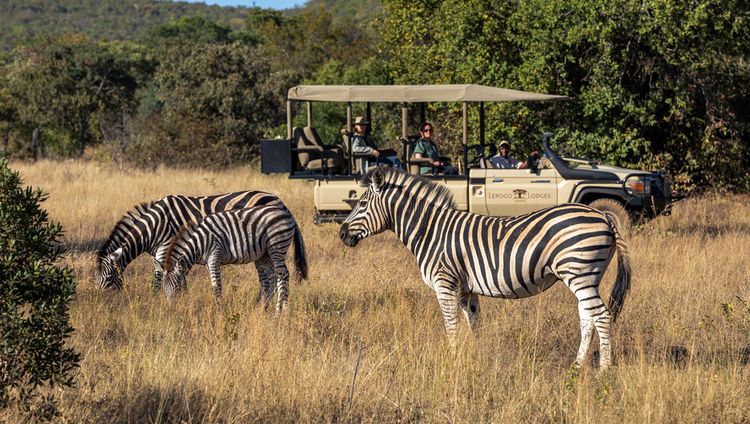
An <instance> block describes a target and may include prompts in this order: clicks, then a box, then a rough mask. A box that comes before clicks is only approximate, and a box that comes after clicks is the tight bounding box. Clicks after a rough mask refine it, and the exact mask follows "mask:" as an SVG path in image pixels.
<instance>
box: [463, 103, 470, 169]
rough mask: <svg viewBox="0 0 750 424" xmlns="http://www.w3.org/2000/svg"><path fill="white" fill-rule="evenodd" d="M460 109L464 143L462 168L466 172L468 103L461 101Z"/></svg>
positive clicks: (467, 161) (467, 160)
mask: <svg viewBox="0 0 750 424" xmlns="http://www.w3.org/2000/svg"><path fill="white" fill-rule="evenodd" d="M461 109H462V112H463V139H462V141H463V145H464V163H463V169H464V172H468V170H467V169H466V166H467V165H468V164H469V150H468V145H469V104H468V103H466V102H461Z"/></svg>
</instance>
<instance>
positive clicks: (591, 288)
mask: <svg viewBox="0 0 750 424" xmlns="http://www.w3.org/2000/svg"><path fill="white" fill-rule="evenodd" d="M591 277H593V278H581V277H580V276H579V277H576V276H565V277H564V278H563V281H564V282H565V285H567V286H568V287H570V289H571V290H573V294H574V295H575V297H576V299H578V317H579V319H580V320H581V344H580V346H579V347H578V355H577V356H576V362H575V365H576V366H579V367H580V366H582V365H583V363H584V361H585V360H586V354H587V353H588V350H589V345H590V344H591V340H592V339H593V337H594V328H595V327H596V330H597V332H598V334H599V366H600V368H602V369H604V368H606V367H608V366H609V365H610V364H611V363H612V353H611V351H610V346H609V323H610V321H611V318H610V314H609V311H608V310H607V305H605V304H604V302H603V301H602V298H601V296H599V280H600V279H601V278H600V277H601V276H600V275H599V274H596V275H592V276H591ZM574 280H575V282H574Z"/></svg>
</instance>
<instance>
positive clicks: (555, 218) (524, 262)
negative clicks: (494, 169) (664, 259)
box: [339, 168, 631, 368]
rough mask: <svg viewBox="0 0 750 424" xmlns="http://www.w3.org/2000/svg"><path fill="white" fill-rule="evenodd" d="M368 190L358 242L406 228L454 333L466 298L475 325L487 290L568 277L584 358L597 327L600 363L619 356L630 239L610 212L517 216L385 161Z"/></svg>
mask: <svg viewBox="0 0 750 424" xmlns="http://www.w3.org/2000/svg"><path fill="white" fill-rule="evenodd" d="M362 183H363V186H364V187H366V191H365V192H364V194H363V195H362V196H361V198H360V200H359V202H358V203H357V204H355V205H354V207H353V209H352V212H351V214H350V215H349V217H348V218H347V219H346V220H345V221H344V223H343V224H342V225H341V229H340V231H339V237H340V238H341V240H342V241H343V242H344V244H346V245H347V246H350V247H354V246H356V245H357V243H358V242H359V241H361V240H362V239H364V238H366V237H369V236H372V235H375V234H378V233H380V232H383V231H385V230H391V231H393V232H395V233H396V235H397V236H398V238H399V239H400V240H401V241H402V242H403V243H404V245H406V247H407V248H408V249H409V250H411V252H412V253H413V254H414V256H415V257H416V259H417V263H418V264H419V268H420V271H421V274H422V279H423V280H424V282H425V283H426V284H427V285H428V286H430V287H431V288H432V289H433V290H435V292H436V295H437V299H438V303H439V305H440V309H441V311H442V314H443V318H444V321H445V328H446V331H447V333H448V336H449V339H450V340H451V342H452V343H453V344H454V345H455V333H456V331H457V325H458V315H459V313H458V311H459V307H460V308H462V309H463V311H464V314H465V317H466V319H467V321H468V322H469V325H470V327H471V328H472V330H474V329H475V327H476V325H477V320H478V314H479V299H478V295H482V296H490V297H500V298H507V299H520V298H525V297H530V296H534V295H536V294H539V293H541V292H542V291H544V290H546V289H548V288H549V287H551V286H552V285H553V284H554V283H555V282H557V281H558V280H559V281H562V282H563V283H564V284H565V285H566V286H567V287H568V288H569V289H570V290H571V291H572V292H573V294H574V295H575V297H576V299H577V301H578V314H579V319H580V330H581V342H580V345H579V349H578V355H577V356H576V361H575V365H577V366H580V365H582V364H583V362H584V360H585V358H586V354H587V351H588V348H589V344H590V343H591V340H592V338H593V332H594V330H596V332H597V333H598V336H599V352H600V367H601V368H606V367H607V366H609V365H610V364H611V362H612V353H611V348H610V324H611V323H613V322H614V321H615V319H616V318H617V315H618V313H619V312H620V310H621V308H622V306H623V302H624V300H625V296H626V294H627V292H628V290H629V288H630V280H631V273H630V260H629V256H628V253H627V247H626V244H625V242H624V241H623V239H622V238H621V236H620V234H619V233H618V231H617V228H616V227H615V225H614V224H613V222H612V221H611V220H610V219H609V218H608V217H607V216H606V215H604V214H603V213H601V212H599V211H598V210H596V209H592V208H591V207H588V206H585V205H579V204H566V205H560V206H554V207H550V208H547V209H543V210H540V211H536V212H532V213H529V214H526V215H521V216H517V217H511V218H496V217H489V216H483V215H478V214H474V213H469V212H463V211H459V210H456V208H455V205H454V203H453V199H452V196H451V194H450V192H449V191H448V190H447V188H446V187H445V186H441V185H438V184H436V183H434V182H432V181H430V180H427V179H425V178H421V177H414V176H411V175H408V174H405V173H402V172H399V171H396V170H384V169H382V168H376V169H374V170H372V171H370V172H368V173H367V175H365V176H364V177H363V179H362ZM615 253H617V255H618V267H617V277H616V282H615V286H614V288H613V290H612V293H611V295H610V298H609V304H608V305H605V304H604V302H603V301H602V298H601V297H600V295H599V284H600V281H601V279H602V276H603V275H604V272H605V270H606V269H607V266H608V265H609V262H610V260H611V259H612V257H613V256H614V255H615Z"/></svg>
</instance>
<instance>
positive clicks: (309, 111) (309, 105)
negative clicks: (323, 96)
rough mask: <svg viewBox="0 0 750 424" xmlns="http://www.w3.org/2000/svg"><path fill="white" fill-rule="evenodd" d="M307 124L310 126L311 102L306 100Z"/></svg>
mask: <svg viewBox="0 0 750 424" xmlns="http://www.w3.org/2000/svg"><path fill="white" fill-rule="evenodd" d="M307 126H308V127H312V102H307Z"/></svg>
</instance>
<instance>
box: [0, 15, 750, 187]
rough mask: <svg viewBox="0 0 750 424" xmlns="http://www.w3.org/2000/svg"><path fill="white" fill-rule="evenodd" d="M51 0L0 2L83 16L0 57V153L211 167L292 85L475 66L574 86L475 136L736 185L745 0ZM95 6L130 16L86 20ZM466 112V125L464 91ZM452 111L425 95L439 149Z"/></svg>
mask: <svg viewBox="0 0 750 424" xmlns="http://www.w3.org/2000/svg"><path fill="white" fill-rule="evenodd" d="M63 3H64V1H63V0H49V1H47V2H41V1H40V2H39V4H40V5H43V6H38V7H36V8H35V7H31V6H28V3H24V4H25V5H24V6H20V5H17V4H15V3H14V2H11V3H9V4H4V5H3V6H0V9H2V8H3V7H4V8H6V9H5V10H8V11H10V12H9V13H13V14H15V16H18V14H19V13H21V14H23V13H26V14H30V15H29V16H31V17H33V19H32V18H29V19H30V20H28V21H24V22H26V24H25V25H21V27H22V28H26V29H27V30H28V31H27V32H29V31H31V30H30V29H29V28H31V27H35V28H37V27H38V28H40V31H42V33H54V34H57V33H70V32H78V31H86V32H87V33H88V34H89V38H84V37H81V36H76V37H71V36H66V37H62V38H59V37H52V38H49V39H47V40H46V41H43V42H33V41H32V42H25V43H24V44H23V45H21V46H19V47H18V48H16V49H15V50H14V51H13V52H12V53H10V54H8V55H5V56H4V57H0V65H2V64H6V65H5V66H3V67H2V68H0V69H2V70H0V140H1V141H2V144H1V146H2V148H3V149H4V151H5V152H6V154H12V155H16V156H24V155H26V156H28V155H29V154H30V153H31V152H32V150H34V149H31V145H32V144H33V143H32V142H31V140H37V141H36V145H41V146H46V154H47V155H52V156H58V157H65V156H67V155H71V154H80V153H81V151H82V148H85V147H86V146H89V145H91V146H95V147H96V149H97V151H98V152H99V153H100V154H99V157H104V156H107V157H113V158H115V159H117V160H118V161H119V162H121V163H122V162H126V161H130V162H133V163H136V164H141V165H144V164H148V165H155V164H157V163H160V162H167V163H181V164H199V163H203V164H205V163H206V162H209V163H211V164H212V165H214V166H221V165H225V164H228V163H230V162H234V161H245V160H247V159H248V158H251V157H253V156H254V155H255V153H254V152H255V151H254V150H253V147H252V146H253V145H254V144H255V142H256V141H257V140H258V139H259V138H262V137H273V136H283V135H285V133H286V131H285V129H283V128H282V125H283V123H284V119H283V114H284V97H285V94H286V91H287V90H288V89H289V87H291V86H293V85H296V84H300V83H312V84H315V83H318V84H342V83H346V84H393V83H396V84H422V83H424V84H439V83H445V84H447V83H475V84H485V85H490V86H497V87H506V88H512V89H519V90H526V91H536V92H544V93H552V94H564V95H567V96H569V97H570V100H569V101H566V102H558V103H551V104H550V103H547V104H488V105H486V106H487V107H486V116H487V132H486V134H487V139H486V141H487V142H488V143H489V142H493V141H497V140H498V139H499V138H501V137H509V138H511V139H512V140H514V141H515V145H516V148H517V152H516V154H517V155H521V154H522V153H523V152H525V151H527V150H530V149H535V148H536V149H538V148H539V141H540V136H541V134H542V132H543V131H548V130H549V131H554V132H555V134H556V135H557V138H556V143H557V147H558V148H559V149H560V150H561V151H563V152H564V153H566V154H569V155H575V156H585V157H590V158H593V159H599V160H602V161H606V162H609V163H614V164H619V165H623V166H631V167H639V168H642V169H657V168H659V169H666V170H667V171H668V172H669V173H670V174H671V175H672V176H673V177H674V178H675V180H676V182H677V183H678V186H679V187H680V188H684V189H694V188H711V187H714V188H729V189H734V190H748V189H750V177H749V176H748V173H747V172H746V171H747V169H748V168H749V167H750V149H749V148H748V141H747V140H748V138H749V136H750V134H749V132H750V111H749V110H748V108H749V106H748V104H750V62H749V61H748V56H749V55H750V22H748V21H749V20H750V18H748V16H750V14H749V13H750V4H748V3H747V2H742V1H739V0H708V1H703V2H695V3H685V2H682V1H678V0H667V1H661V0H660V1H656V0H648V1H635V0H615V1H594V2H590V1H581V0H574V1H564V0H520V1H517V2H504V1H500V0H462V1H456V0H421V1H406V0H382V1H377V0H336V1H334V0H311V1H308V2H307V4H306V5H305V6H304V7H302V8H298V9H293V10H290V11H283V12H281V11H274V10H267V9H261V8H226V9H222V8H212V7H206V6H203V5H196V9H191V7H192V6H193V5H186V4H182V3H168V2H148V3H147V4H145V5H140V3H139V2H137V1H135V0H130V1H129V2H119V3H118V4H114V3H112V4H110V3H109V1H104V2H101V4H100V5H99V6H97V7H94V6H92V7H91V8H90V9H88V11H87V12H86V13H92V14H93V15H92V16H93V18H94V19H89V20H88V21H86V22H89V24H90V25H88V26H86V27H85V28H84V27H80V28H76V27H72V26H70V25H59V26H58V27H57V29H56V30H55V31H52V30H51V29H49V28H48V27H47V26H45V25H37V24H38V23H39V22H41V21H40V20H39V19H36V18H40V19H41V17H44V20H46V21H49V22H67V21H65V19H67V18H69V16H68V17H64V16H67V15H69V14H75V13H78V12H81V13H83V12H82V11H83V10H84V9H82V8H79V7H78V6H74V5H67V4H63ZM124 4H130V5H131V6H132V9H128V8H127V7H125V6H123V5H124ZM13 5H15V6H13ZM50 5H62V6H60V7H58V8H57V9H55V8H53V7H52V6H50ZM136 6H137V7H136ZM105 7H108V8H111V9H112V10H115V9H117V10H118V11H119V12H122V13H124V14H125V15H124V17H123V18H122V21H123V22H130V23H132V24H133V25H132V30H130V31H129V32H128V33H127V34H121V35H111V34H109V33H107V32H106V31H100V30H99V29H97V28H98V26H99V25H100V24H101V23H102V22H106V20H107V19H109V18H107V17H106V16H110V15H108V14H106V13H104V12H103V11H102V10H104V9H102V8H105ZM63 9H64V11H63ZM145 10H151V11H155V10H159V11H160V12H159V13H153V14H150V13H145V12H144V11H145ZM166 10H169V11H168V12H166ZM30 11H34V13H32V12H30ZM54 11H57V12H54ZM97 13H98V15H97ZM58 15H61V16H62V17H61V16H58ZM152 15H153V16H156V17H155V18H154V17H153V16H152ZM166 15H169V18H170V19H167V18H166ZM144 16H151V17H152V18H153V19H151V18H149V19H145V18H144ZM238 16H240V17H241V20H242V22H241V23H239V24H238V22H237V19H238V18H237V17H238ZM35 19H36V20H35ZM139 19H140V20H139ZM46 21H45V22H46ZM32 23H33V25H31V24H32ZM14 25H16V26H17V24H14ZM117 25H119V24H117ZM117 25H111V31H114V32H116V31H119V30H118V29H117V28H119V27H118V26H117ZM14 28H15V27H14ZM42 28H47V30H43V29H42ZM58 30H59V31H58ZM14 31H15V30H14ZM114 32H113V33H112V34H114ZM12 33H13V34H16V33H18V31H15V32H12ZM27 35H28V34H27ZM105 38H118V39H119V38H122V39H129V40H132V41H128V42H117V43H114V42H103V41H101V40H102V39H105ZM14 40H15V38H14ZM19 40H20V38H19ZM89 67H90V69H89ZM240 80H246V81H240ZM76 81H77V83H75V82H76ZM102 81H104V85H102V87H103V88H107V89H108V91H106V92H103V90H98V89H96V87H98V85H97V84H98V83H100V82H102ZM53 93H54V95H53ZM247 96H252V98H247ZM55 97H57V98H55ZM239 97H244V98H239ZM354 107H355V113H357V114H359V113H363V112H364V110H363V109H364V106H363V105H354ZM396 107H397V106H382V105H376V107H375V108H374V110H373V113H374V122H375V125H374V127H373V129H374V131H375V132H376V135H379V136H380V138H381V140H383V142H384V143H386V144H391V141H392V139H393V138H394V136H395V135H396V134H397V133H398V132H399V131H398V125H399V124H398V122H399V114H398V111H397V109H396ZM470 113H471V119H472V122H471V127H470V128H471V131H472V133H471V135H470V136H471V139H472V142H474V141H476V140H477V139H478V125H477V122H478V121H477V120H478V111H477V108H473V109H472V110H471V112H470ZM417 115H418V114H416V113H415V114H412V117H413V119H414V122H412V123H411V124H412V125H413V126H414V127H415V128H416V125H417V122H416V119H417V118H416V116H417ZM459 117H460V105H458V104H452V105H442V104H440V105H431V107H430V109H429V110H428V113H427V118H428V119H430V120H431V121H433V122H434V123H435V124H436V127H437V128H438V135H439V136H440V139H441V143H442V144H443V145H444V146H445V147H444V149H443V151H444V153H448V154H451V155H454V156H458V155H460V154H461V146H460V144H459V140H460V136H459V134H460V118H459ZM295 119H297V120H298V121H296V122H299V123H301V122H303V121H304V116H303V114H299V115H298V116H297V117H296V118H295ZM315 120H316V126H317V127H318V128H319V129H320V132H321V134H322V135H323V136H324V138H325V139H326V141H328V142H333V141H337V139H338V138H340V136H339V135H338V130H339V129H340V127H341V126H342V125H344V123H345V122H344V121H345V115H344V107H343V106H340V107H338V108H337V107H336V106H334V105H320V106H317V107H316V108H315ZM35 131H36V132H35ZM35 134H36V137H34V135H35ZM97 146H98V147H97ZM36 150H38V148H37V149H36ZM101 153H104V154H101Z"/></svg>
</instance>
